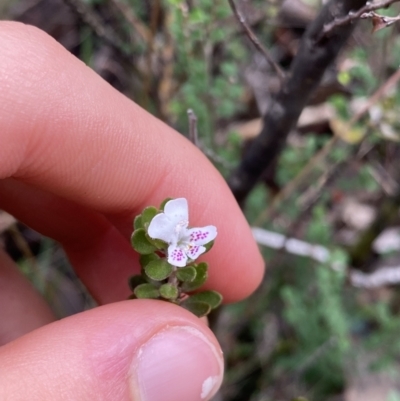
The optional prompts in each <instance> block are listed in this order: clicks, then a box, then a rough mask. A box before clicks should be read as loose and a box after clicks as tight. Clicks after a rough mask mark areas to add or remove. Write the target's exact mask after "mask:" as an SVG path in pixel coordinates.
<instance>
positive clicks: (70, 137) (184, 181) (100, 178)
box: [0, 22, 263, 302]
mask: <svg viewBox="0 0 400 401" xmlns="http://www.w3.org/2000/svg"><path fill="white" fill-rule="evenodd" d="M0 48H1V49H2V57H1V59H0V87H1V88H2V91H0V104H1V106H0V107H1V109H0V116H1V117H0V141H1V143H2V146H1V147H0V160H1V165H0V178H4V179H5V178H8V177H13V178H14V179H16V180H18V181H20V182H22V183H24V184H27V185H28V187H34V188H36V189H38V190H41V191H43V192H45V193H49V194H52V195H55V196H56V197H60V198H63V199H65V200H66V201H68V202H71V204H70V205H71V209H73V208H74V207H73V203H77V204H79V205H80V206H81V207H83V208H85V210H86V211H89V210H90V211H94V212H96V213H98V214H101V215H103V216H104V217H106V218H107V220H108V221H109V222H110V223H111V224H112V225H113V226H114V227H115V228H116V229H117V230H118V231H119V232H120V233H121V234H122V236H123V238H124V240H125V241H126V242H127V241H128V240H129V234H130V231H131V225H132V219H133V217H134V215H135V214H137V213H138V212H139V211H141V209H142V208H143V207H144V206H147V205H158V204H159V203H160V202H161V201H162V200H163V199H164V198H166V197H186V198H187V199H188V201H189V205H190V225H191V226H205V225H209V224H213V225H215V226H217V228H218V233H219V234H218V237H217V241H216V245H215V247H214V248H213V250H212V251H211V252H210V253H209V254H207V255H206V258H207V261H209V262H210V266H211V267H210V278H209V286H210V287H213V288H214V289H216V290H218V291H220V292H222V293H223V295H224V297H225V300H226V301H228V302H229V301H235V300H239V299H241V298H243V297H245V296H247V295H249V294H250V293H251V292H252V291H254V289H255V288H256V287H257V286H258V284H259V282H260V280H261V278H262V275H263V261H262V258H261V256H260V254H259V252H258V249H257V246H256V244H255V242H254V240H253V238H252V235H251V232H250V230H249V227H248V225H247V222H246V221H245V219H244V217H243V215H242V213H241V211H240V209H239V207H238V206H237V204H236V202H235V200H234V198H233V196H232V194H231V192H230V190H229V188H228V187H227V185H226V183H225V182H224V180H223V179H222V177H221V176H220V175H219V174H218V172H217V171H216V170H215V169H214V167H213V166H212V165H211V164H210V163H209V162H208V161H207V159H206V158H205V157H204V155H203V154H202V153H201V152H200V151H199V150H198V149H196V148H195V147H194V146H193V145H192V144H190V143H189V142H188V141H187V140H186V139H185V138H183V137H182V136H181V135H179V134H177V133H176V132H175V131H173V130H172V129H171V128H169V127H167V126H166V125H165V124H163V123H162V122H160V121H159V120H157V119H156V118H154V117H153V116H151V115H150V114H148V113H147V112H145V111H144V110H142V109H141V108H140V107H139V106H137V105H136V104H135V103H133V102H132V101H130V100H129V99H127V98H126V97H124V96H123V95H121V94H120V93H118V92H117V91H115V90H114V89H113V88H111V87H110V86H109V85H108V84H107V83H106V82H104V81H103V80H102V79H101V78H100V77H99V76H97V75H96V74H95V73H94V72H93V71H92V70H90V69H89V68H88V67H87V66H85V65H84V64H83V63H82V62H80V61H79V60H77V59H76V58H74V57H73V56H72V55H70V54H69V53H68V52H67V51H65V49H63V48H62V47H61V46H60V45H59V44H57V43H56V42H55V41H54V40H52V39H51V38H49V37H48V36H47V35H46V34H44V33H43V32H41V31H40V30H38V29H36V28H33V27H28V26H24V25H22V24H18V23H5V22H2V23H0ZM22 61H23V62H22ZM28 187H27V188H28ZM26 194H27V195H28V194H30V192H29V191H28V192H26ZM1 196H2V192H1V190H0V207H1V206H3V205H2V203H1V202H2V201H1ZM26 199H27V198H24V199H22V198H20V200H15V204H14V209H16V210H15V211H14V215H15V216H16V217H19V216H18V215H19V210H18V209H19V208H21V210H22V209H23V206H22V205H21V203H22V202H26ZM7 206H9V205H7V202H5V206H3V207H5V208H6V209H7ZM22 214H23V213H22ZM73 216H74V213H73V210H72V211H71V213H70V214H69V217H70V218H73ZM48 220H52V221H53V222H54V227H53V231H54V232H55V235H57V231H61V230H63V227H62V226H61V225H57V224H56V223H57V216H55V215H47V216H46V215H45V213H43V212H42V213H38V216H37V218H36V224H37V227H35V228H36V229H38V230H40V227H41V226H42V225H45V224H49V223H48ZM82 229H84V227H82ZM107 233H108V234H109V235H110V237H112V239H113V240H111V241H110V245H107V240H108V239H109V238H108V236H107V235H104V232H102V233H101V234H100V237H99V238H92V239H91V244H93V243H96V244H97V245H99V244H101V246H97V247H96V252H99V251H100V255H96V257H94V255H93V253H92V251H93V247H92V246H91V245H90V244H87V246H85V245H86V244H85V243H83V244H81V249H85V250H84V251H82V250H80V251H79V253H77V252H75V254H74V252H73V251H70V257H71V258H72V259H74V260H75V261H76V263H75V267H76V269H77V272H78V274H79V275H82V277H83V280H84V281H85V284H87V285H89V283H88V281H87V280H92V279H93V277H97V280H96V282H95V283H93V282H91V283H90V285H91V287H92V288H93V291H94V292H95V294H96V296H97V298H98V299H100V300H101V301H104V302H108V301H109V300H110V299H109V298H108V299H106V297H105V295H104V294H106V293H107V291H109V289H110V288H109V287H110V286H109V284H108V283H109V282H110V280H112V281H117V282H119V283H122V282H125V281H126V278H127V273H128V271H129V269H130V266H127V264H126V261H125V260H122V261H121V263H119V260H118V259H116V260H115V266H116V268H114V269H112V270H107V269H106V268H105V267H103V268H100V269H98V271H96V268H98V265H99V263H100V264H101V263H102V262H101V260H102V254H104V260H106V262H107V263H109V260H110V255H113V254H115V252H113V251H112V250H110V246H111V245H112V246H113V247H117V248H120V249H121V250H122V249H125V246H124V245H122V242H121V241H122V240H123V239H122V238H117V237H116V234H115V233H114V234H113V233H112V230H111V229H110V230H108V231H107ZM71 236H72V235H70V237H71ZM117 244H119V245H117ZM71 248H73V246H72V247H71ZM123 253H125V251H123ZM83 271H84V272H85V274H82V273H83ZM88 272H91V273H88ZM232 277H233V278H234V279H232ZM124 296H125V294H124ZM103 297H104V298H103ZM122 298H123V297H121V298H118V296H114V295H113V297H112V300H117V299H122Z"/></svg>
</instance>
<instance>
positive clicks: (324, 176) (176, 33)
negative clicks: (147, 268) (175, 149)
mask: <svg viewBox="0 0 400 401" xmlns="http://www.w3.org/2000/svg"><path fill="white" fill-rule="evenodd" d="M320 3H321V2H320V1H318V0H262V1H261V0H240V1H239V0H237V2H236V5H237V7H238V9H239V10H240V13H241V14H242V16H243V17H244V18H245V20H246V23H247V25H248V26H249V27H251V29H252V30H253V31H254V32H255V34H256V35H257V37H258V39H259V41H260V42H261V43H263V44H264V46H265V47H266V48H267V49H268V50H269V53H270V55H271V57H272V58H273V59H274V60H275V62H276V63H277V64H279V66H280V67H281V68H282V69H283V71H287V70H288V69H289V67H290V65H291V62H292V60H293V58H294V57H296V54H297V50H298V47H299V42H300V41H301V38H302V35H303V34H304V32H305V30H306V29H307V26H308V25H309V24H310V23H311V22H312V21H313V19H314V18H315V16H316V15H317V14H318V12H319V10H320V7H321V4H320ZM399 12H400V9H399V7H398V6H397V5H396V4H393V5H392V6H391V7H390V8H388V9H385V10H383V11H382V10H379V13H380V14H381V15H383V14H385V15H388V16H392V17H395V16H397V15H398V14H399ZM0 16H1V18H2V19H12V20H16V21H22V22H25V23H28V24H32V25H36V26H38V27H40V28H41V29H43V30H45V31H46V32H48V33H49V34H50V35H51V36H53V37H54V38H55V39H56V40H57V41H59V42H60V43H61V44H62V45H63V46H65V47H66V48H67V49H68V50H69V51H71V52H72V53H73V54H74V55H76V56H77V57H79V58H80V59H81V60H83V61H84V62H85V63H86V64H87V65H88V66H90V67H91V68H93V69H94V70H95V71H96V72H97V73H98V74H99V75H101V76H102V77H103V78H104V79H105V80H106V81H108V82H109V83H110V84H111V85H113V86H114V87H115V88H116V89H117V90H119V91H121V92H122V93H124V94H125V95H127V96H128V97H130V98H131V99H133V100H134V101H135V102H137V103H138V104H140V105H141V106H142V107H144V108H145V109H147V110H149V111H150V112H151V113H153V114H154V115H156V116H157V117H159V118H160V119H162V120H163V121H165V122H166V123H167V124H169V125H171V126H173V127H174V128H176V129H177V130H178V131H179V132H181V133H182V134H183V135H187V136H188V134H189V121H188V114H187V110H188V109H192V110H193V112H194V113H195V114H196V116H197V130H198V146H199V147H200V148H201V149H202V150H203V151H204V153H205V154H206V155H207V156H208V157H209V158H210V160H211V161H212V162H213V163H214V164H215V166H216V167H217V168H218V169H219V170H220V172H221V174H222V175H223V176H224V177H225V178H228V177H229V176H230V174H231V173H232V171H233V169H234V168H235V166H237V165H238V163H239V162H240V160H241V158H242V156H243V154H244V152H245V151H246V149H247V148H248V147H249V144H250V143H251V141H252V140H253V139H254V138H255V137H256V136H257V135H258V134H259V132H260V130H261V116H262V115H263V114H264V113H265V112H266V110H268V107H269V105H270V103H271V99H272V98H273V97H274V96H275V94H276V93H277V92H278V91H279V88H280V85H281V81H280V79H279V76H278V75H277V74H276V71H275V69H274V68H272V67H271V65H270V64H269V63H268V62H267V61H266V60H265V58H264V56H263V54H261V53H260V52H258V51H257V50H256V49H255V47H254V46H253V43H251V41H250V40H249V38H248V37H247V36H246V35H245V34H244V33H243V30H242V27H241V25H240V24H239V22H238V21H237V19H236V18H235V16H234V14H233V12H232V9H231V8H230V5H229V3H228V1H227V0H149V1H140V0H2V2H0ZM371 28H372V24H371V20H365V21H362V22H361V23H360V24H359V26H358V27H357V29H356V30H355V31H354V32H353V34H352V36H351V38H350V40H349V41H348V43H347V45H346V47H345V49H343V51H342V52H341V54H340V56H339V57H338V58H337V60H336V61H335V63H334V64H333V65H331V66H330V67H329V68H328V70H327V71H326V73H325V75H324V77H323V80H322V82H321V84H320V85H319V87H318V88H317V90H316V91H315V93H314V94H313V96H312V98H311V99H310V101H309V103H308V105H307V107H305V108H304V110H303V112H302V114H301V116H300V119H299V121H298V124H297V126H296V127H295V129H293V130H292V132H291V133H290V135H289V137H288V141H287V143H286V146H285V148H284V150H283V152H282V154H281V155H280V157H279V159H278V160H277V162H276V163H275V164H274V166H273V168H269V169H268V171H266V172H265V173H264V174H263V177H262V180H261V182H260V183H259V184H258V185H257V187H256V188H255V189H254V190H253V191H252V192H251V194H250V196H249V197H248V199H247V201H246V205H245V213H246V216H247V218H248V220H249V223H250V224H251V226H252V227H253V230H254V235H255V237H256V239H257V241H258V242H259V244H260V248H261V250H262V252H263V254H264V256H265V260H266V263H267V267H268V269H267V273H266V276H265V279H264V282H263V284H262V286H261V287H260V289H259V290H258V291H257V293H256V294H254V295H253V296H252V297H251V299H249V300H246V301H244V302H241V303H239V304H236V305H231V306H226V307H224V308H223V309H222V310H221V311H220V313H219V315H218V316H214V319H213V320H212V326H213V329H214V331H215V332H216V334H217V336H218V338H219V340H220V341H221V344H222V347H223V349H224V353H225V358H226V378H225V382H224V385H223V387H222V389H221V391H220V393H219V394H218V395H217V396H216V397H215V400H218V401H239V400H249V401H269V400H271V401H272V400H274V401H281V400H282V401H288V400H294V399H298V400H302V399H303V398H301V397H305V398H304V399H308V400H310V401H311V400H329V401H340V400H343V401H359V400H360V401H361V400H362V401H380V400H382V401H396V400H397V401H398V400H400V385H399V384H398V383H399V380H398V379H399V376H400V364H399V358H400V338H399V335H400V315H399V312H400V291H399V283H400V254H399V250H400V216H399V202H400V195H399V194H400V189H399V188H400V187H399V185H400V175H399V171H400V147H399V140H400V133H399V127H400V122H399V116H400V94H399V92H398V90H397V89H398V84H397V82H398V80H399V78H400V76H399V74H398V67H399V65H400V35H399V27H398V25H396V24H393V25H391V26H390V27H385V28H384V29H381V30H378V31H377V32H371V30H372V29H371ZM374 94H375V95H374ZM0 232H1V241H2V242H3V244H4V246H5V247H6V249H7V250H8V252H9V253H10V254H11V255H12V256H13V258H14V259H15V260H17V261H18V262H19V265H20V267H21V270H22V271H23V272H24V273H25V274H26V275H27V276H28V277H29V278H30V279H31V280H32V282H33V283H34V284H35V285H36V286H37V287H38V288H39V290H40V291H41V292H42V293H43V294H44V295H45V296H46V298H47V299H48V300H49V303H50V304H51V306H52V308H53V309H54V310H55V312H56V314H57V316H59V317H63V316H67V315H70V314H73V313H77V312H79V311H81V310H83V309H87V308H90V307H93V306H94V302H93V300H91V298H90V295H89V294H87V292H86V291H85V289H84V288H83V287H82V285H81V284H80V283H79V281H78V280H77V279H76V277H75V276H74V273H73V270H72V269H71V267H70V266H69V264H68V261H67V260H66V258H65V255H64V253H63V251H62V249H60V247H59V246H58V245H57V244H55V243H54V242H53V241H52V240H50V239H48V238H43V237H42V236H41V235H40V234H39V233H36V232H34V231H32V230H31V229H29V228H28V227H25V226H23V225H22V224H21V223H17V222H15V221H14V220H13V219H12V218H11V217H10V216H9V215H7V214H6V213H5V212H0ZM245 269H246V266H243V274H246V270H245Z"/></svg>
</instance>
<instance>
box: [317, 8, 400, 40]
mask: <svg viewBox="0 0 400 401" xmlns="http://www.w3.org/2000/svg"><path fill="white" fill-rule="evenodd" d="M398 1H400V0H384V1H381V2H379V3H372V2H368V3H367V4H366V5H365V6H364V7H361V8H360V9H359V10H358V11H351V12H349V13H348V14H347V15H346V16H345V17H342V18H335V19H334V20H333V21H332V22H330V23H329V24H326V25H325V26H324V29H323V30H322V33H321V36H320V37H319V38H318V40H317V41H319V40H321V39H322V38H323V37H325V36H326V35H328V34H329V33H330V32H332V31H333V30H334V29H335V28H336V27H338V26H341V25H346V24H349V23H351V22H353V21H355V20H358V19H360V18H363V14H366V13H369V12H371V11H375V10H379V9H381V8H386V7H389V6H390V5H391V4H393V3H396V2H398Z"/></svg>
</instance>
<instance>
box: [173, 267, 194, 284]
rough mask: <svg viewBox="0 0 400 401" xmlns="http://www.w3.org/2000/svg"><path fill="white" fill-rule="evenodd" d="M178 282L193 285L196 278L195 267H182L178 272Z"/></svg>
mask: <svg viewBox="0 0 400 401" xmlns="http://www.w3.org/2000/svg"><path fill="white" fill-rule="evenodd" d="M176 277H178V280H180V281H184V282H187V283H191V282H192V281H193V280H194V279H195V278H196V269H195V268H194V267H193V266H187V267H181V268H180V269H178V270H177V271H176Z"/></svg>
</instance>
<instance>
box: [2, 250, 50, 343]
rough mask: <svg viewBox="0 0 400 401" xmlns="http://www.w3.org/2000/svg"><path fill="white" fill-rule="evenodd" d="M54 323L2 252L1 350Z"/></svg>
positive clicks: (26, 282)
mask: <svg viewBox="0 0 400 401" xmlns="http://www.w3.org/2000/svg"><path fill="white" fill-rule="evenodd" d="M54 320H55V317H54V315H53V313H52V311H51V310H50V308H49V306H48V305H47V304H46V303H45V301H44V300H43V299H42V297H41V296H40V295H39V294H38V293H37V292H36V290H35V289H34V288H33V287H32V285H31V284H30V283H29V282H28V281H27V280H26V278H25V277H23V276H22V274H21V273H20V272H19V271H18V270H17V269H16V266H15V265H14V263H13V261H12V260H11V259H10V258H9V257H8V256H7V255H6V254H5V253H4V251H2V250H1V249H0V322H1V324H0V346H1V345H3V344H6V343H8V342H10V341H12V340H14V339H16V338H18V337H20V336H22V335H23V334H26V333H28V332H30V331H32V330H34V329H37V328H39V327H41V326H43V325H45V324H48V323H51V322H53V321H54Z"/></svg>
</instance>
